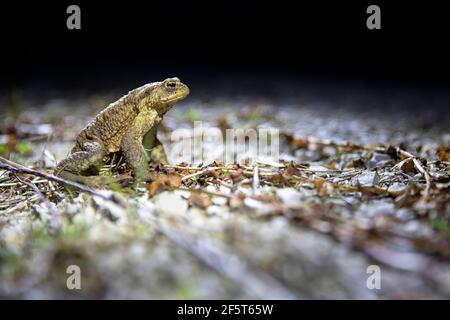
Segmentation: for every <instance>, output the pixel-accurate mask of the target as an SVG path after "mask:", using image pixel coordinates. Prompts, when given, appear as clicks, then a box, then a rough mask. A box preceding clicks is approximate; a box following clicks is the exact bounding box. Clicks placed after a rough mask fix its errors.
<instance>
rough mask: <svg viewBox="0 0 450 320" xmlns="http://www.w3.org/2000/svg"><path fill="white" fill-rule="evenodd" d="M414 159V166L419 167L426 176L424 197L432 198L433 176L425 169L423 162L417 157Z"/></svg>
mask: <svg viewBox="0 0 450 320" xmlns="http://www.w3.org/2000/svg"><path fill="white" fill-rule="evenodd" d="M412 160H413V162H414V166H415V167H416V168H417V170H419V172H420V173H421V174H422V175H423V176H424V177H425V190H424V193H423V198H424V199H425V200H428V199H430V191H431V185H432V180H431V176H430V174H429V173H428V171H426V170H425V169H424V167H423V166H422V164H421V163H420V161H419V160H418V159H417V158H416V157H413V158H412Z"/></svg>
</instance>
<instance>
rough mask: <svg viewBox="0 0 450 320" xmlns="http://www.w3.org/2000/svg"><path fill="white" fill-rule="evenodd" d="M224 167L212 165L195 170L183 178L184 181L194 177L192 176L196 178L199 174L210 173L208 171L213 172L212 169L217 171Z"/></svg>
mask: <svg viewBox="0 0 450 320" xmlns="http://www.w3.org/2000/svg"><path fill="white" fill-rule="evenodd" d="M223 168H224V167H210V168H206V169H204V170H202V171H199V172H195V173H192V174H188V175H187V176H184V177H182V178H181V180H182V181H184V180H187V179H192V178H195V177H197V176H202V175H204V174H205V173H208V172H211V171H216V170H221V169H223Z"/></svg>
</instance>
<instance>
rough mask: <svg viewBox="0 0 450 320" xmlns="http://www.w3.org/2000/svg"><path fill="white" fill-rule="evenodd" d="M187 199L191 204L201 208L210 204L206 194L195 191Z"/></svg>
mask: <svg viewBox="0 0 450 320" xmlns="http://www.w3.org/2000/svg"><path fill="white" fill-rule="evenodd" d="M188 201H189V204H190V205H191V206H197V207H200V208H202V209H206V208H208V207H209V206H210V205H212V201H211V199H210V198H209V197H208V196H206V195H203V194H200V193H196V192H193V193H191V195H190V197H189V199H188Z"/></svg>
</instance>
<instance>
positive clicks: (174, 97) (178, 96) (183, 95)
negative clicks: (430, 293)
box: [161, 90, 189, 103]
mask: <svg viewBox="0 0 450 320" xmlns="http://www.w3.org/2000/svg"><path fill="white" fill-rule="evenodd" d="M188 94H189V90H187V91H186V92H183V93H181V94H178V95H176V96H173V97H169V98H165V99H162V100H161V101H162V102H164V103H170V102H174V101H178V100H183V99H184V98H186V97H187V96H188Z"/></svg>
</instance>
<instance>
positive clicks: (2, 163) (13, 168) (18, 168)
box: [0, 157, 116, 202]
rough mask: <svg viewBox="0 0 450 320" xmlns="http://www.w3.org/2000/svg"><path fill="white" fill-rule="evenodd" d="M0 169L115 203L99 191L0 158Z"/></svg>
mask: <svg viewBox="0 0 450 320" xmlns="http://www.w3.org/2000/svg"><path fill="white" fill-rule="evenodd" d="M0 169H3V170H7V171H10V172H12V173H15V174H16V173H22V174H23V173H25V174H31V175H34V176H38V177H42V178H45V179H47V180H51V181H55V182H58V183H61V184H64V185H67V186H70V187H73V188H75V189H78V190H80V191H83V192H87V193H89V194H92V195H94V196H96V197H99V198H102V199H104V200H111V201H114V202H116V201H115V200H114V198H113V197H112V195H106V194H102V193H100V192H99V191H97V190H95V189H92V188H89V187H86V186H84V185H82V184H80V183H77V182H73V181H70V180H65V179H62V178H60V177H57V176H54V175H52V174H47V173H43V172H40V171H37V170H33V169H29V168H27V167H24V166H22V165H20V164H17V163H15V162H12V161H9V160H6V159H4V158H2V157H0Z"/></svg>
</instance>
